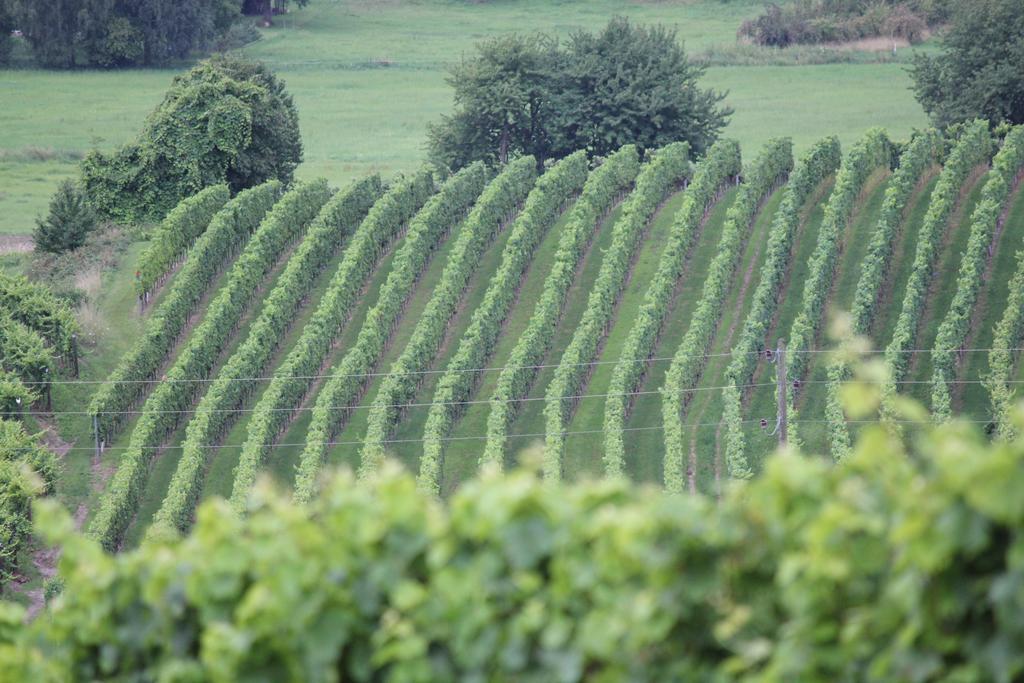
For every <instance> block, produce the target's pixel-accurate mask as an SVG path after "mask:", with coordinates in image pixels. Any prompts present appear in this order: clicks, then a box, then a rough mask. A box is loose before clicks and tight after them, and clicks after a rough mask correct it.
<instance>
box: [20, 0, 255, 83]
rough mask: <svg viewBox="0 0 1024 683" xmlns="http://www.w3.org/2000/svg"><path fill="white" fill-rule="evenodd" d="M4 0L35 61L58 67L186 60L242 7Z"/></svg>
mask: <svg viewBox="0 0 1024 683" xmlns="http://www.w3.org/2000/svg"><path fill="white" fill-rule="evenodd" d="M3 2H7V3H11V4H12V5H13V6H14V9H15V13H14V14H15V16H17V18H18V24H19V28H21V29H22V31H23V32H24V34H25V36H26V38H28V41H29V44H30V45H31V46H32V51H33V53H34V55H35V57H36V60H37V61H38V62H39V63H40V64H41V65H42V66H47V67H58V68H70V67H74V66H76V65H79V64H88V65H92V66H101V67H120V66H135V65H144V66H160V65H164V64H167V63H169V62H171V61H173V60H179V59H185V58H187V57H189V56H190V55H192V54H193V53H194V52H196V51H198V50H206V49H208V48H209V47H210V46H211V45H212V44H213V43H214V41H215V40H216V39H217V38H218V37H220V36H222V35H224V34H225V33H226V32H227V30H228V29H229V28H230V27H231V24H232V22H234V21H235V19H237V18H238V17H239V16H240V9H241V5H240V4H239V2H238V0H174V2H167V0H0V4H2V3H3ZM2 13H3V9H2V7H0V14H2ZM2 23H3V22H2V20H0V24H2Z"/></svg>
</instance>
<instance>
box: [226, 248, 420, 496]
mask: <svg viewBox="0 0 1024 683" xmlns="http://www.w3.org/2000/svg"><path fill="white" fill-rule="evenodd" d="M404 237H405V236H404V234H403V236H402V239H404ZM402 239H398V240H395V241H394V242H393V243H392V245H391V248H390V249H389V250H388V253H387V254H385V256H384V257H383V258H382V259H381V260H380V263H378V264H377V268H376V269H375V270H374V272H373V273H372V274H371V276H370V278H369V279H368V281H367V286H366V287H365V288H364V290H363V292H362V294H361V296H360V297H359V300H358V301H357V303H356V305H355V306H354V307H353V309H352V316H351V317H350V318H349V321H348V323H347V324H346V325H345V327H344V329H342V331H341V334H339V335H338V338H337V340H336V342H335V344H334V347H333V348H332V349H331V351H330V353H329V354H328V357H327V360H326V361H325V362H324V365H323V367H322V368H321V369H320V373H321V374H325V375H326V374H329V373H330V372H331V368H333V367H334V366H335V365H337V364H338V363H339V362H340V361H341V359H342V357H343V356H344V355H345V353H346V352H348V351H349V349H351V348H352V345H353V344H355V342H356V338H357V337H358V336H359V330H360V329H361V328H362V326H363V322H364V321H365V320H366V314H367V313H368V312H369V310H370V307H371V306H373V305H374V304H375V303H377V299H378V297H379V295H380V290H381V288H382V287H383V286H384V283H385V282H386V281H387V279H388V273H390V271H391V263H392V261H394V258H395V254H396V253H397V251H398V249H399V248H400V247H401V246H402ZM325 381H326V378H319V379H317V380H315V381H314V382H313V384H312V385H311V386H310V390H309V392H308V393H307V394H306V398H305V400H303V402H302V405H301V406H300V407H299V411H298V412H297V413H296V414H295V416H294V419H293V420H292V422H291V424H289V425H288V428H287V429H286V430H285V431H284V434H283V435H282V436H281V438H280V439H279V441H278V443H279V444H300V445H278V446H277V447H276V448H275V449H274V451H273V452H272V453H271V454H270V456H269V458H268V459H267V461H266V463H265V468H266V470H267V472H268V473H269V474H270V475H271V477H272V478H273V479H274V481H275V483H277V485H278V486H280V487H281V488H282V489H286V490H287V489H291V488H292V487H293V485H294V484H295V468H296V466H297V465H298V463H299V456H300V455H301V454H302V445H301V444H304V443H305V441H306V432H307V430H308V429H309V422H310V420H311V418H312V415H313V404H314V403H315V402H316V396H317V393H318V392H319V391H320V387H321V386H323V383H324V382H325ZM233 436H234V435H233ZM245 438H246V431H245V430H244V429H243V430H242V431H240V432H239V433H238V434H237V440H238V444H239V445H241V444H242V443H244V442H245ZM225 455H227V454H225ZM232 457H233V459H234V460H237V459H238V452H236V453H234V454H233V456H232ZM232 469H233V466H232ZM231 484H232V482H231V481H227V482H224V484H223V487H226V489H227V490H230V489H231Z"/></svg>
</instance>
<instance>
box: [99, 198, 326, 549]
mask: <svg viewBox="0 0 1024 683" xmlns="http://www.w3.org/2000/svg"><path fill="white" fill-rule="evenodd" d="M330 196H331V192H330V190H329V189H328V187H327V182H326V181H324V180H319V181H315V182H311V183H303V184H299V185H297V186H296V187H295V189H293V190H291V191H289V192H288V193H286V194H285V195H284V196H283V197H282V198H281V201H279V202H277V203H276V204H275V205H274V207H273V208H272V209H271V210H270V212H269V213H268V214H267V216H266V218H265V219H264V220H263V221H262V222H261V223H260V226H259V228H257V230H256V232H255V233H254V234H253V236H252V239H251V240H249V243H248V244H247V245H246V246H245V249H243V250H242V253H241V254H240V255H239V256H238V259H237V260H236V261H235V263H234V264H233V265H232V266H231V270H230V271H229V272H228V275H227V280H226V281H225V284H224V286H223V287H221V289H220V290H219V291H218V292H217V296H216V297H215V298H214V299H213V301H212V302H211V303H210V305H209V307H208V308H207V309H206V315H205V316H203V320H202V322H200V323H199V326H198V327H196V329H195V331H194V332H193V333H192V335H191V337H189V340H188V342H186V344H185V346H184V347H183V348H182V350H181V353H180V354H179V355H178V357H177V359H176V360H175V361H174V364H173V365H172V366H171V369H170V370H168V371H167V374H166V377H165V380H166V381H161V382H160V383H159V384H157V385H156V388H155V389H154V390H153V393H151V394H150V395H149V398H148V399H146V403H145V405H144V406H143V408H142V411H141V415H140V417H139V421H138V422H137V423H136V425H135V429H134V430H133V431H132V435H131V440H130V441H129V443H128V447H127V449H126V450H125V451H124V453H123V454H122V455H121V459H120V461H119V462H118V465H117V471H116V472H115V473H114V476H113V477H112V478H111V480H110V483H109V484H108V485H107V488H106V490H105V491H104V493H103V496H102V498H101V499H100V503H99V509H98V510H97V512H96V515H95V516H94V517H93V519H92V522H91V523H90V525H89V534H90V536H92V537H93V538H96V539H98V540H99V541H100V542H101V543H102V544H103V546H104V547H105V548H106V549H107V550H110V551H114V550H116V549H117V547H118V545H119V544H120V542H121V538H122V536H123V534H124V532H125V530H126V529H127V528H128V525H129V524H130V523H131V520H132V518H133V517H134V516H135V512H136V510H137V509H138V505H139V499H140V497H141V496H142V493H143V489H144V487H145V485H146V480H147V478H148V476H149V463H150V460H151V459H152V456H153V453H154V452H155V451H156V450H157V449H158V448H159V447H160V445H161V443H162V441H163V439H164V438H165V437H166V436H167V435H168V434H170V433H171V431H173V430H174V429H175V428H176V427H177V426H178V423H179V422H180V420H181V418H182V415H183V414H184V413H183V412H182V411H187V410H188V409H189V408H190V407H191V406H192V402H193V401H194V399H195V397H196V395H197V394H198V392H199V390H200V389H201V388H202V386H203V385H202V383H201V382H197V381H196V380H203V379H207V378H209V377H210V373H211V372H212V371H213V370H214V368H215V366H216V363H217V360H218V358H219V357H220V355H221V353H222V351H223V349H224V348H225V346H227V344H228V341H229V340H230V338H231V335H232V334H233V333H234V332H235V330H236V328H237V327H238V323H239V321H240V320H241V318H242V315H243V314H244V313H245V311H246V310H248V309H249V307H250V306H251V305H252V304H253V303H255V301H254V299H255V297H256V296H257V295H258V294H259V286H260V283H261V282H262V281H263V280H264V278H265V277H266V276H267V274H268V273H269V272H270V270H271V269H272V268H273V267H274V264H275V263H276V262H277V261H278V259H279V258H280V257H281V254H282V252H283V251H285V250H286V249H287V247H288V245H289V244H290V243H292V242H294V241H295V240H296V239H297V238H298V237H300V236H301V235H302V234H303V233H304V232H305V231H306V228H307V227H308V226H309V224H310V223H311V222H312V221H313V219H314V218H315V217H316V215H317V214H318V213H319V212H320V208H321V207H322V206H323V205H324V203H325V202H326V201H327V200H328V199H329V198H330ZM179 277H180V274H179ZM177 281H178V280H177V279H176V280H175V282H177Z"/></svg>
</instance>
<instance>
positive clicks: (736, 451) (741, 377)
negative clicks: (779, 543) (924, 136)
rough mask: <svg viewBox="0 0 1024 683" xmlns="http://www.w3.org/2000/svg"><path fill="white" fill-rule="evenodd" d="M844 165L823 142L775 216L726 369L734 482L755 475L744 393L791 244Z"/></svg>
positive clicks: (829, 141)
mask: <svg viewBox="0 0 1024 683" xmlns="http://www.w3.org/2000/svg"><path fill="white" fill-rule="evenodd" d="M841 161H842V152H841V150H840V146H839V140H838V138H836V137H834V136H832V137H827V138H824V139H822V140H819V141H818V142H817V143H815V145H814V146H813V147H812V148H811V150H810V151H809V152H807V154H805V155H804V156H803V158H801V159H800V162H799V163H798V164H797V165H796V168H795V169H794V170H793V172H792V173H790V174H789V180H788V181H787V182H786V187H785V189H784V190H783V194H782V201H781V202H780V203H779V208H778V209H777V210H776V212H775V217H774V219H773V221H772V227H771V230H770V231H769V233H768V245H767V250H766V253H765V258H764V263H763V265H762V266H761V275H760V279H759V281H758V283H757V289H755V290H754V296H753V297H752V299H751V304H750V312H749V313H747V318H746V320H744V322H743V330H742V331H741V332H740V338H739V341H738V342H737V343H736V346H734V347H733V349H732V359H731V360H730V361H729V365H728V367H727V368H726V370H725V384H726V389H724V390H723V392H722V405H723V411H722V419H723V421H724V423H725V430H724V438H725V461H726V465H727V467H728V472H729V476H730V477H732V478H733V479H749V478H750V477H752V476H753V472H752V471H751V469H750V466H749V464H748V463H747V457H746V449H747V445H746V437H745V436H744V433H743V427H742V424H743V417H742V412H743V391H742V389H741V388H740V387H742V386H743V385H745V384H749V383H750V381H751V380H752V379H753V376H754V370H756V368H757V356H758V354H759V353H760V352H761V351H762V349H763V348H764V343H765V338H766V336H767V335H768V331H769V330H770V329H771V327H772V321H773V320H774V319H775V313H776V311H777V310H778V307H779V298H780V296H781V293H782V289H783V283H784V282H785V280H786V273H788V272H789V268H790V265H791V260H792V258H793V243H794V241H795V239H796V234H797V228H798V227H799V225H800V212H801V210H802V208H803V206H804V204H806V203H807V200H808V199H809V198H810V197H811V194H812V193H813V192H814V190H815V189H816V188H817V187H819V186H820V185H821V183H823V182H824V181H825V179H826V178H827V177H828V176H830V175H831V174H833V173H835V171H836V169H838V168H839V165H840V163H841Z"/></svg>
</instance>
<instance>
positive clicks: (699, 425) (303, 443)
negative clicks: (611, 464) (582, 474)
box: [68, 419, 991, 451]
mask: <svg viewBox="0 0 1024 683" xmlns="http://www.w3.org/2000/svg"><path fill="white" fill-rule="evenodd" d="M760 422H761V421H760V420H741V424H750V425H754V424H760ZM828 422H829V421H828V420H790V421H789V424H791V425H794V424H795V425H801V424H828ZM845 422H846V424H883V423H885V424H902V425H934V424H935V423H934V422H933V421H931V420H881V419H875V420H846V421H845ZM957 422H960V423H964V424H988V423H989V422H991V420H957ZM722 424H725V422H723V421H718V422H698V423H696V424H692V425H687V429H698V428H708V427H718V426H719V425H722ZM662 430H664V427H662V426H653V427H626V428H624V429H623V430H622V431H624V432H651V431H662ZM605 431H606V430H604V429H584V430H579V431H568V432H533V433H530V434H509V435H508V438H510V439H526V438H536V439H541V438H545V437H547V436H550V435H552V434H554V433H558V434H561V435H562V436H582V435H587V434H603V433H604V432H605ZM486 439H487V435H475V434H474V435H469V436H446V437H440V438H438V439H429V440H430V441H485V440H486ZM426 441H428V439H422V438H420V439H386V440H384V441H382V442H379V443H385V444H399V443H424V442H426ZM365 443H366V441H365V440H363V439H353V440H351V441H293V442H289V443H274V444H263V446H264V447H266V448H290V447H305V446H310V445H315V446H362V445H364V444H365ZM184 447H185V446H184V445H183V444H179V445H167V446H140V447H139V448H142V449H146V450H180V449H182V448H184ZM129 448H133V446H108V447H107V448H105V449H104V450H105V451H123V450H128V449H129ZM199 448H207V449H216V450H220V449H222V448H244V444H202V445H200V446H199ZM68 450H71V451H94V450H95V448H93V447H92V446H72V447H71V448H69V449H68Z"/></svg>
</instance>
